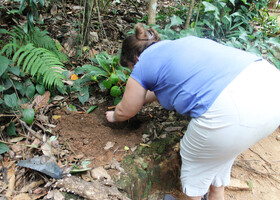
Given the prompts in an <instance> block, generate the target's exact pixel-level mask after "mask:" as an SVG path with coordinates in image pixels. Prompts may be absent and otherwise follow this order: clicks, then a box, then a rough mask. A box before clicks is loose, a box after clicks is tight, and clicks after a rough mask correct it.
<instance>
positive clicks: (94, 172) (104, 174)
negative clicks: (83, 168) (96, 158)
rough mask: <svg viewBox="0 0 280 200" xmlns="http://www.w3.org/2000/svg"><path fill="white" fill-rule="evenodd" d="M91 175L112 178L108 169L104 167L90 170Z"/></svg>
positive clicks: (98, 178) (97, 177)
mask: <svg viewBox="0 0 280 200" xmlns="http://www.w3.org/2000/svg"><path fill="white" fill-rule="evenodd" d="M90 174H91V177H92V178H93V179H97V180H100V179H104V178H105V179H108V180H111V176H110V175H109V174H108V173H107V171H106V170H105V169H104V168H103V167H97V168H95V169H93V170H91V171H90Z"/></svg>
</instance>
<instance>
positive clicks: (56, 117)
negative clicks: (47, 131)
mask: <svg viewBox="0 0 280 200" xmlns="http://www.w3.org/2000/svg"><path fill="white" fill-rule="evenodd" d="M52 118H53V119H54V120H56V119H59V118H61V115H53V116H52Z"/></svg>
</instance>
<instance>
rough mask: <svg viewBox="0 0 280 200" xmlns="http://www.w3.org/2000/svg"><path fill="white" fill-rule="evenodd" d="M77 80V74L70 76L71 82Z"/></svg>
mask: <svg viewBox="0 0 280 200" xmlns="http://www.w3.org/2000/svg"><path fill="white" fill-rule="evenodd" d="M77 79H79V77H78V76H77V74H73V75H72V76H71V80H72V81H75V80H77Z"/></svg>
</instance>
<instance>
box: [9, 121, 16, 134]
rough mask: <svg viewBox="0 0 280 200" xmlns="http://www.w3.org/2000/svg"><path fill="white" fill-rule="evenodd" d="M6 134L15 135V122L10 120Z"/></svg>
mask: <svg viewBox="0 0 280 200" xmlns="http://www.w3.org/2000/svg"><path fill="white" fill-rule="evenodd" d="M7 134H8V136H14V135H17V134H16V127H15V123H14V122H11V123H10V125H9V126H8V128H7Z"/></svg>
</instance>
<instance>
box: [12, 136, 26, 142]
mask: <svg viewBox="0 0 280 200" xmlns="http://www.w3.org/2000/svg"><path fill="white" fill-rule="evenodd" d="M23 138H24V137H14V138H11V139H10V140H9V142H12V143H16V142H19V141H21V140H23Z"/></svg>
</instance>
